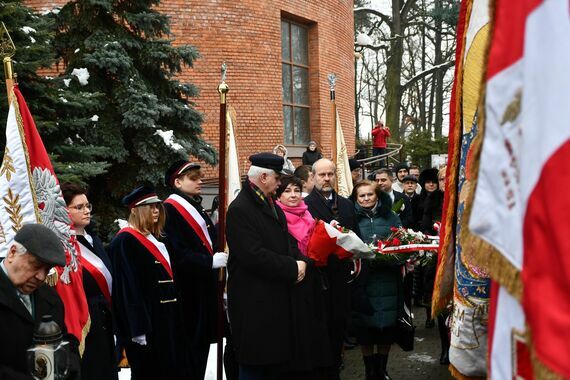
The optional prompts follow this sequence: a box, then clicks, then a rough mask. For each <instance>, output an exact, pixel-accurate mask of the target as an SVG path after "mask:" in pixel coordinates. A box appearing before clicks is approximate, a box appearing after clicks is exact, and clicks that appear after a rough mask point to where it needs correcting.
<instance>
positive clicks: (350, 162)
mask: <svg viewBox="0 0 570 380" xmlns="http://www.w3.org/2000/svg"><path fill="white" fill-rule="evenodd" d="M348 166H350V171H353V170H354V169H358V168H360V164H359V163H358V160H355V159H354V158H349V159H348Z"/></svg>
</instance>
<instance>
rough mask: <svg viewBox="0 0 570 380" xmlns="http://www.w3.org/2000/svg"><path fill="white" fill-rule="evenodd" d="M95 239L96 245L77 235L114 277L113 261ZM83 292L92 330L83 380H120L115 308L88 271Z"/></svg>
mask: <svg viewBox="0 0 570 380" xmlns="http://www.w3.org/2000/svg"><path fill="white" fill-rule="evenodd" d="M91 237H92V238H93V245H91V244H90V243H89V241H88V240H87V239H86V238H85V237H84V236H82V235H77V240H78V241H79V242H81V244H83V245H84V246H85V247H87V248H89V249H90V250H91V252H93V253H94V254H96V255H97V256H98V257H99V258H100V259H101V261H103V263H104V264H105V266H106V267H107V269H108V270H109V272H111V276H112V268H111V260H110V259H109V256H108V255H107V252H105V248H103V243H102V242H101V240H100V239H99V237H97V236H96V235H94V234H91ZM83 289H84V290H85V297H86V298H87V306H88V307H89V317H90V319H91V326H90V328H89V333H88V334H87V337H86V338H85V351H84V352H83V356H82V357H81V378H82V379H83V380H90V379H93V380H98V379H101V378H105V379H109V380H113V379H117V378H118V372H117V359H116V353H115V338H114V337H113V334H114V328H113V314H112V306H111V305H110V304H109V302H108V301H107V299H105V296H103V292H102V291H101V288H99V285H98V284H97V282H96V281H95V278H93V276H92V275H91V274H90V273H89V271H88V270H87V269H85V268H84V269H83Z"/></svg>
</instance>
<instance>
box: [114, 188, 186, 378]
mask: <svg viewBox="0 0 570 380" xmlns="http://www.w3.org/2000/svg"><path fill="white" fill-rule="evenodd" d="M123 204H124V205H126V206H128V207H129V210H131V214H130V217H129V226H128V227H125V228H123V229H121V230H120V231H119V232H118V233H117V235H116V236H115V238H114V239H113V240H112V241H111V245H110V251H111V260H112V261H113V273H114V276H115V277H114V283H113V306H114V311H115V315H116V319H117V326H118V333H119V338H120V341H121V343H122V344H123V346H124V347H125V351H126V354H127V359H128V361H129V364H130V366H131V373H132V376H133V377H132V378H133V379H149V380H150V379H153V380H156V379H185V378H187V374H186V371H187V369H186V368H187V366H186V362H185V358H184V355H183V350H184V347H183V343H182V342H183V337H182V336H181V335H180V328H181V321H180V311H179V309H178V299H177V294H176V293H177V292H176V288H175V286H174V280H173V274H172V268H171V262H170V255H169V253H168V251H167V249H166V246H165V245H164V244H163V243H161V242H160V241H158V240H157V238H156V236H154V235H153V233H149V232H154V234H160V228H156V226H157V224H160V221H161V220H162V221H163V220H164V214H163V213H164V210H163V208H162V203H161V200H160V199H159V198H158V196H157V195H156V193H155V191H154V189H152V188H149V187H145V186H143V187H139V188H137V189H135V190H133V192H131V193H130V194H129V195H127V196H126V197H124V198H123ZM145 206H146V207H147V209H142V207H145ZM149 206H150V207H149ZM136 208H140V209H139V210H133V209H136ZM156 208H158V210H159V212H160V216H159V217H158V218H154V219H153V217H154V216H152V217H151V216H150V213H152V212H155V210H156ZM147 211H148V214H147ZM155 219H156V220H155ZM149 220H150V221H151V222H150V223H151V224H152V226H149V222H148V221H149ZM145 222H146V224H147V225H144V223H145ZM137 223H138V224H139V225H137ZM153 229H154V230H153Z"/></svg>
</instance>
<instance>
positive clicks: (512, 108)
mask: <svg viewBox="0 0 570 380" xmlns="http://www.w3.org/2000/svg"><path fill="white" fill-rule="evenodd" d="M521 100H522V90H521V89H520V88H519V89H518V90H517V92H516V94H515V98H514V99H513V100H512V101H511V103H509V105H508V106H507V109H506V110H505V113H504V114H503V119H502V120H501V125H505V123H506V122H507V121H510V122H513V121H515V120H516V118H517V117H518V116H519V115H520V113H521Z"/></svg>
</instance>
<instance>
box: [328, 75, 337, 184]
mask: <svg viewBox="0 0 570 380" xmlns="http://www.w3.org/2000/svg"><path fill="white" fill-rule="evenodd" d="M328 80H329V87H330V98H331V112H332V114H331V119H332V131H331V139H332V141H331V156H332V162H333V163H334V164H335V166H336V165H337V159H338V158H337V146H336V145H337V144H336V123H337V120H336V99H335V97H336V96H335V87H336V75H335V74H332V73H331V74H329V75H328ZM334 189H335V191H336V190H338V176H336V181H335V183H334Z"/></svg>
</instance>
